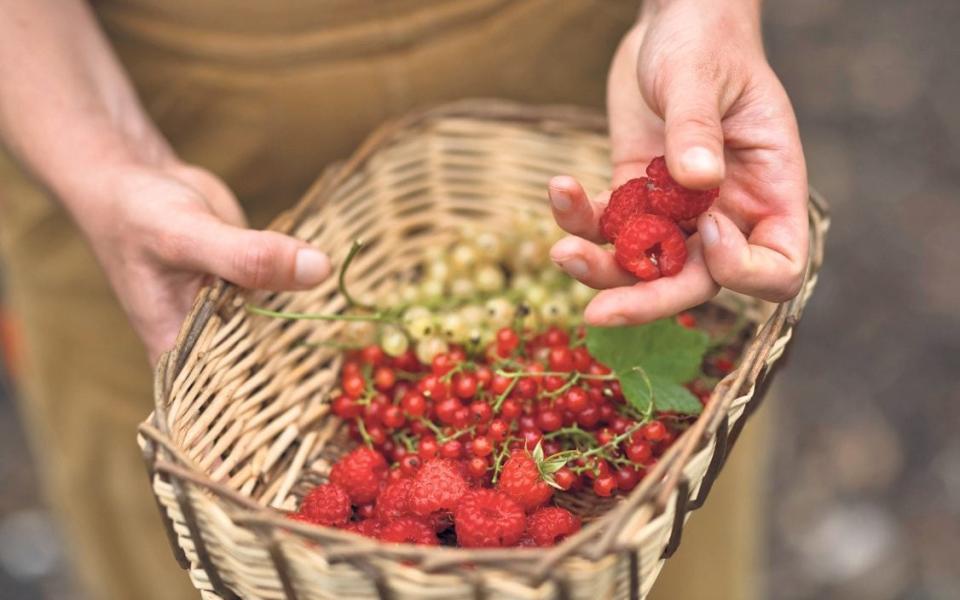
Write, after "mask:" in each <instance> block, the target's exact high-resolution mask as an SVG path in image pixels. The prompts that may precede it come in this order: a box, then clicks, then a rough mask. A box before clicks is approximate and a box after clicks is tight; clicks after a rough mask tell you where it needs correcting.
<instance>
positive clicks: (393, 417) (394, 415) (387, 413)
mask: <svg viewBox="0 0 960 600" xmlns="http://www.w3.org/2000/svg"><path fill="white" fill-rule="evenodd" d="M380 421H381V422H382V423H383V424H384V425H386V426H387V427H389V428H390V429H400V428H401V427H403V424H404V422H406V418H405V417H404V416H403V409H402V408H400V407H399V406H397V405H395V404H391V405H390V406H388V407H386V408H385V409H383V413H382V414H381V415H380Z"/></svg>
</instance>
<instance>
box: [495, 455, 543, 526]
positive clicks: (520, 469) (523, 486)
mask: <svg viewBox="0 0 960 600" xmlns="http://www.w3.org/2000/svg"><path fill="white" fill-rule="evenodd" d="M497 489H499V490H500V491H501V492H503V493H504V494H506V495H508V496H510V497H511V498H513V499H514V500H515V501H516V502H517V503H518V504H519V505H520V506H522V507H523V508H524V510H527V511H531V510H533V509H535V508H537V507H538V506H540V505H542V504H544V503H546V502H547V500H549V499H550V497H551V496H553V488H551V487H550V486H549V485H547V483H546V482H545V481H544V480H543V477H542V476H541V475H540V469H539V468H538V467H537V463H536V462H535V461H534V460H533V458H532V457H531V456H530V454H529V453H528V452H526V451H524V450H514V451H513V452H512V453H511V454H510V458H508V459H507V462H506V463H504V465H503V470H502V471H501V472H500V479H499V480H498V481H497Z"/></svg>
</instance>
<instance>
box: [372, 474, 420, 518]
mask: <svg viewBox="0 0 960 600" xmlns="http://www.w3.org/2000/svg"><path fill="white" fill-rule="evenodd" d="M412 485H413V480H412V479H408V478H404V479H399V480H397V481H391V482H390V483H388V484H387V485H386V487H384V488H383V491H381V492H380V495H379V496H377V504H376V506H374V509H373V511H374V512H373V514H374V516H375V517H376V518H378V519H380V520H381V521H389V520H391V519H396V518H398V517H402V516H404V515H408V514H410V502H409V498H410V487H411V486H412Z"/></svg>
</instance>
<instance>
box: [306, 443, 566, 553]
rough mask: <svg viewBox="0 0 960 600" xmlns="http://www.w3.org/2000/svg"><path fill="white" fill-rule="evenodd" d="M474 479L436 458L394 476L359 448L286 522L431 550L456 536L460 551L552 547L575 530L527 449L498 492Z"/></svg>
mask: <svg viewBox="0 0 960 600" xmlns="http://www.w3.org/2000/svg"><path fill="white" fill-rule="evenodd" d="M390 473H396V476H393V477H391V476H390ZM473 479H474V478H472V477H471V475H470V473H469V472H468V471H467V470H466V469H464V467H463V463H462V462H461V461H457V460H452V459H448V458H441V457H437V458H432V459H429V460H427V461H425V462H423V464H422V465H419V466H418V468H416V470H415V471H414V472H413V473H412V474H410V475H409V476H404V473H403V466H402V465H401V468H400V469H394V470H392V471H391V470H389V469H388V467H387V461H386V459H385V458H384V456H383V455H382V454H380V453H379V452H377V451H376V450H374V449H373V448H369V447H366V446H360V447H358V448H357V449H355V450H353V451H352V452H350V453H349V454H347V455H345V456H344V457H343V458H341V459H340V460H339V461H337V463H336V464H334V466H333V468H332V469H331V471H330V478H329V482H328V483H324V484H321V485H319V486H317V487H315V488H313V489H312V490H311V491H310V492H309V493H308V494H307V495H306V496H305V497H304V498H303V501H302V502H301V504H300V509H299V511H297V512H296V513H293V514H291V515H290V518H292V519H295V520H299V521H304V522H308V523H314V524H318V525H325V526H328V527H338V528H341V529H345V530H348V531H353V532H355V533H358V534H360V535H364V536H367V537H372V538H375V539H378V540H381V541H384V542H393V543H405V544H421V545H428V546H436V545H439V544H440V543H441V538H440V536H438V534H440V535H444V536H446V537H448V538H449V537H450V536H451V535H455V536H456V544H457V545H458V546H461V547H465V548H481V547H506V546H530V547H543V546H552V545H554V544H556V543H557V542H559V541H560V540H562V539H564V538H565V537H566V536H569V535H571V534H573V533H576V532H577V531H578V530H579V529H580V519H578V518H577V517H576V516H575V515H574V514H573V513H571V512H570V511H568V510H566V509H564V508H560V507H557V506H546V504H547V502H548V501H549V500H550V499H551V497H552V496H553V488H551V487H550V486H549V485H547V484H546V483H545V482H544V481H543V479H542V477H541V474H540V472H539V470H538V467H537V465H536V463H535V462H534V460H533V459H532V458H531V456H530V454H529V453H528V452H526V451H525V450H515V451H514V452H513V454H511V456H510V458H508V459H507V461H506V463H505V464H504V466H503V471H502V473H501V476H500V479H499V481H498V482H497V486H496V487H495V488H484V487H481V486H479V485H477V484H476V483H477V482H475V481H473ZM354 506H357V507H358V509H357V511H354V509H353V507H354Z"/></svg>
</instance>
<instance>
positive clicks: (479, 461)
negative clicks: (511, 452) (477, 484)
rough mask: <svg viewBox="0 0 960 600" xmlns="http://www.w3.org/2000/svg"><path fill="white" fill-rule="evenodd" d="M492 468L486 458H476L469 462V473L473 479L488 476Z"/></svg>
mask: <svg viewBox="0 0 960 600" xmlns="http://www.w3.org/2000/svg"><path fill="white" fill-rule="evenodd" d="M489 468H490V463H489V461H487V459H486V458H482V457H480V456H474V457H473V458H471V459H470V460H469V461H467V473H469V474H470V476H471V477H478V478H479V477H483V476H484V475H486V474H487V470H488V469H489Z"/></svg>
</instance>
